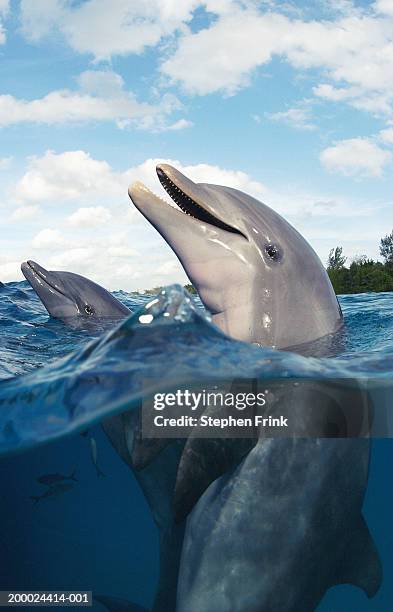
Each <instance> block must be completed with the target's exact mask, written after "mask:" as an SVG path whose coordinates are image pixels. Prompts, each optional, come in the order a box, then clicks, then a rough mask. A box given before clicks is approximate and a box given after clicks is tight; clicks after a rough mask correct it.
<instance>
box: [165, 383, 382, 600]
mask: <svg viewBox="0 0 393 612" xmlns="http://www.w3.org/2000/svg"><path fill="white" fill-rule="evenodd" d="M348 384H349V387H348V388H347V389H345V387H344V390H343V388H342V387H341V386H340V385H336V384H334V383H333V382H331V381H325V382H318V381H312V382H309V381H307V382H300V383H299V382H297V383H296V386H294V385H293V383H291V381H289V382H288V384H283V386H282V389H281V390H279V391H278V392H277V393H276V396H275V399H274V402H273V404H272V405H270V407H269V414H271V413H272V411H273V413H274V411H275V412H276V414H283V413H284V414H286V415H288V416H289V417H290V418H293V419H294V420H295V422H296V425H297V426H298V427H304V432H305V436H304V438H303V437H300V438H283V439H280V438H264V437H263V435H262V436H260V438H259V440H258V443H257V444H256V446H255V447H254V448H252V449H251V451H250V452H249V453H248V455H247V456H246V457H245V458H244V459H243V461H242V462H241V463H240V464H239V465H238V466H237V467H235V468H234V469H232V470H230V471H228V472H227V473H226V474H224V475H223V476H221V477H220V478H218V479H217V480H216V481H215V482H213V483H212V484H211V485H210V487H209V488H208V489H207V490H206V491H205V492H204V493H203V495H202V496H201V497H200V499H199V500H198V501H197V503H196V505H195V507H194V509H193V510H192V512H191V514H190V515H189V517H188V520H187V524H186V530H185V535H184V543H183V548H182V556H181V564H180V570H179V579H178V597H177V606H176V611H177V612H188V611H189V610H193V611H194V612H202V611H203V612H218V611H223V612H224V611H226V610H231V611H233V612H271V611H273V610H274V611H275V610H277V611H280V612H300V611H301V612H313V610H315V609H316V608H317V606H318V604H319V603H320V601H321V600H322V598H323V596H324V595H325V593H326V591H327V590H328V589H329V588H330V587H332V586H334V585H338V584H345V583H349V584H353V585H355V586H358V587H360V588H362V589H363V590H364V591H365V593H366V594H367V595H368V597H372V596H373V595H375V593H376V592H377V591H378V589H379V586H380V584H381V580H382V567H381V563H380V559H379V556H378V553H377V550H376V547H375V544H374V542H373V540H372V537H371V535H370V532H369V530H368V528H367V525H366V523H365V520H364V518H363V516H362V512H361V509H362V505H363V501H364V495H365V491H366V488H367V481H368V467H369V455H370V444H369V440H368V439H367V437H365V438H360V437H359V438H356V437H352V438H346V439H343V438H342V437H341V438H340V437H334V438H330V439H326V438H321V437H318V433H316V437H309V439H305V438H306V437H307V435H308V436H309V435H310V432H311V431H313V429H314V427H313V425H316V426H317V432H318V429H319V427H320V424H321V421H320V419H321V416H322V417H323V415H324V413H325V416H326V417H327V422H326V424H327V425H329V424H330V422H329V421H330V416H331V415H332V413H333V411H335V412H337V411H338V412H339V413H341V414H342V415H343V417H344V418H343V419H341V418H340V419H339V421H338V422H343V423H345V421H346V419H345V415H346V417H347V418H348V413H352V416H350V417H349V421H348V424H349V426H350V425H351V421H353V418H355V421H357V420H359V421H362V419H363V418H364V419H365V420H366V421H368V422H369V423H370V406H369V398H368V395H367V393H365V392H362V391H361V390H360V388H359V387H357V386H356V382H355V381H352V382H351V381H350V383H348ZM268 386H269V384H268ZM315 407H317V410H315ZM310 408H311V410H310ZM325 411H326V412H325ZM310 415H311V418H312V421H310ZM344 429H345V428H344ZM365 431H367V428H366V430H365ZM341 435H342V434H341ZM349 435H351V434H349ZM352 435H356V431H355V432H353V434H352ZM359 435H361V434H360V432H359ZM344 436H345V434H344ZM203 459H204V461H205V462H206V457H204V458H203ZM210 460H211V462H212V463H214V461H215V459H214V456H211V457H210ZM193 461H194V463H198V462H199V461H200V460H199V459H198V457H197V456H196V455H195V453H194V456H193Z"/></svg>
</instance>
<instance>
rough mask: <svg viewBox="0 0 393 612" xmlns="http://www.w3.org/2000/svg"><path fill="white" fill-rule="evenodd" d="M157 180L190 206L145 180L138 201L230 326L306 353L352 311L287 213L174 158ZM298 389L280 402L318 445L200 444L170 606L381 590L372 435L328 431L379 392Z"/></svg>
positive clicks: (179, 502)
mask: <svg viewBox="0 0 393 612" xmlns="http://www.w3.org/2000/svg"><path fill="white" fill-rule="evenodd" d="M157 174H158V177H159V179H160V182H161V184H162V185H163V187H164V188H165V190H166V191H167V192H168V194H169V195H170V197H171V198H172V200H173V201H174V202H175V204H177V209H176V208H175V207H173V206H171V205H169V204H168V203H167V202H165V201H164V200H163V199H161V198H159V197H157V196H155V195H154V194H153V193H151V192H150V191H149V190H148V189H147V188H146V187H145V186H144V185H143V184H141V183H134V184H133V185H132V186H131V187H130V189H129V195H130V197H131V200H132V201H133V203H134V204H135V206H136V207H137V208H138V209H139V211H140V212H141V213H142V214H143V215H144V216H145V217H146V218H147V219H148V221H149V222H150V223H151V224H152V225H153V226H154V227H155V228H156V229H157V230H158V231H159V233H160V234H161V235H162V236H163V237H164V239H165V240H166V241H167V242H168V244H169V245H170V246H171V248H172V249H173V250H174V252H175V254H176V255H177V257H178V258H179V260H180V262H181V264H182V265H183V268H184V269H185V271H186V273H187V275H188V276H189V278H190V280H191V281H192V283H193V284H194V285H195V287H196V289H197V290H198V293H199V295H200V297H201V299H202V301H203V303H204V304H205V306H206V307H207V309H208V310H210V312H211V313H212V315H213V321H214V322H215V323H216V325H217V326H218V327H220V328H221V329H222V330H223V331H224V332H225V333H227V334H228V335H230V336H232V337H234V338H237V339H240V340H243V341H247V342H254V343H258V344H261V345H264V346H269V347H275V348H279V349H286V348H292V349H294V348H297V347H301V346H304V345H307V344H310V343H313V342H315V341H316V340H318V339H320V338H324V337H327V336H329V335H333V334H335V332H336V331H338V330H339V329H340V327H341V326H342V312H341V308H340V306H339V304H338V302H337V298H336V296H335V294H334V291H333V288H332V286H331V283H330V280H329V278H328V276H327V273H326V271H325V269H324V268H323V266H322V263H321V262H320V260H319V258H318V257H317V255H316V254H315V252H314V251H313V250H312V248H311V247H310V246H309V245H308V243H307V242H306V241H305V240H304V239H303V238H302V236H300V234H299V233H298V232H297V231H296V230H295V229H294V228H293V227H292V226H290V225H289V224H288V223H287V222H286V221H285V220H284V219H283V218H282V217H280V216H279V215H278V214H277V213H275V212H274V211H273V210H271V209H270V208H268V207H267V206H265V205H264V204H262V203H261V202H258V201H257V200H255V199H254V198H252V197H250V196H248V195H246V194H244V193H242V192H240V191H237V190H235V189H231V188H228V187H221V186H216V185H207V184H196V183H193V182H192V181H190V180H189V179H188V178H186V177H185V176H184V175H183V174H181V173H180V172H179V171H177V170H176V169H175V168H172V167H171V166H168V165H164V164H161V165H159V166H157ZM296 384H297V385H298V386H297V387H295V388H294V389H291V390H290V392H289V393H288V391H287V389H285V390H284V391H282V393H281V394H280V393H278V396H277V398H276V406H275V407H276V409H277V410H278V411H279V413H280V414H281V413H282V412H281V411H284V413H285V411H287V412H288V415H291V414H295V415H296V423H297V425H298V426H300V427H301V428H302V427H303V428H304V431H305V434H307V435H305V437H306V438H307V437H309V439H303V438H292V437H288V438H284V439H279V438H278V439H277V438H264V437H263V435H261V436H260V438H259V439H258V440H256V441H249V444H248V443H247V441H246V440H243V441H241V440H237V441H236V440H232V441H228V442H229V446H228V444H227V445H225V441H222V442H223V443H224V444H217V441H214V440H212V441H209V440H205V441H202V442H201V441H200V440H198V439H194V438H193V437H192V436H191V437H190V438H189V440H187V442H186V446H185V447H184V449H183V451H182V453H181V455H180V460H179V461H178V468H177V475H176V484H175V491H174V493H173V496H172V497H173V501H172V503H173V511H174V513H175V518H176V517H177V518H178V519H179V521H180V523H179V524H184V523H185V532H184V540H183V545H182V552H181V560H180V569H179V576H178V582H177V602H176V606H175V607H173V608H168V610H175V609H176V612H190V611H191V610H192V612H227V611H228V610H231V612H273V611H280V612H300V611H301V612H312V611H313V610H315V608H316V607H317V606H318V603H319V602H320V601H321V599H322V598H323V596H324V594H325V592H326V591H327V589H329V588H330V587H331V586H334V585H336V584H342V583H351V584H354V585H357V586H359V587H361V588H362V589H363V590H364V591H365V592H366V593H367V595H368V596H369V597H371V596H373V595H374V594H375V593H376V591H377V590H378V588H379V585H380V582H381V576H382V569H381V564H380V560H379V557H378V553H377V551H376V548H375V545H374V543H373V541H372V538H371V536H370V533H369V531H368V529H367V526H366V524H365V522H364V519H363V517H362V514H361V508H362V504H363V499H364V494H365V491H366V488H367V479H368V464H369V454H370V445H369V441H368V439H362V438H356V433H354V434H353V433H352V434H351V433H348V432H347V433H346V434H345V433H344V434H337V436H336V437H335V434H334V433H331V434H329V433H328V434H327V433H326V431H328V430H329V427H330V425H331V423H330V421H329V417H328V415H329V414H330V412H331V410H332V409H333V411H337V410H338V412H339V413H343V414H345V413H348V414H349V413H350V414H352V415H353V414H355V415H356V414H357V413H358V411H359V413H360V414H363V413H364V414H366V415H369V413H370V412H371V409H370V408H369V406H368V398H367V394H366V395H365V394H364V393H363V392H362V390H361V389H360V388H359V387H358V386H357V384H356V382H354V381H353V389H352V391H351V393H350V395H349V396H348V395H345V396H344V395H342V394H341V392H340V391H338V390H337V389H336V388H335V386H334V384H332V383H329V381H327V382H325V383H323V384H322V383H319V382H318V381H315V382H314V383H312V384H311V387H310V386H309V387H305V386H304V385H303V384H299V383H296ZM322 398H323V399H322ZM314 406H317V407H318V408H321V409H322V406H324V408H323V410H324V409H326V415H327V417H326V418H327V422H326V428H322V429H321V430H319V429H318V428H319V427H320V419H321V410H319V409H318V410H317V411H316V412H315V416H316V421H315V423H314V425H317V427H316V429H314V428H313V427H312V426H311V429H310V422H309V414H310V408H313V407H314ZM270 408H272V407H271V406H270ZM323 410H322V413H323ZM322 416H323V414H322ZM311 425H312V424H311ZM344 430H345V428H344ZM310 431H312V432H314V433H313V434H312V435H311V437H310ZM329 435H331V436H332V438H331V439H326V437H328V438H329ZM345 435H348V436H349V437H348V439H342V437H340V436H344V437H345ZM359 435H360V434H359ZM319 436H320V437H319ZM350 436H354V437H350ZM226 446H228V448H226ZM159 457H160V454H158V455H157V457H156V461H157V458H159ZM153 463H154V462H153ZM204 470H205V471H206V472H207V474H206V475H205V476H204V474H203V471H204ZM212 481H214V482H212ZM190 512H191V514H189V513H190ZM187 514H188V518H187ZM186 518H187V521H185V519H186Z"/></svg>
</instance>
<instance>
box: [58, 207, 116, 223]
mask: <svg viewBox="0 0 393 612" xmlns="http://www.w3.org/2000/svg"><path fill="white" fill-rule="evenodd" d="M111 217H112V215H111V213H110V211H109V210H108V209H107V208H105V207H104V206H87V207H82V208H78V210H76V211H75V212H74V213H72V215H71V216H70V217H68V219H67V220H68V223H69V224H70V225H72V226H74V227H97V226H98V225H104V224H105V223H107V222H108V221H110V220H111Z"/></svg>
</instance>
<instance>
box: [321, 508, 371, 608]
mask: <svg viewBox="0 0 393 612" xmlns="http://www.w3.org/2000/svg"><path fill="white" fill-rule="evenodd" d="M381 582H382V564H381V560H380V558H379V554H378V551H377V549H376V546H375V543H374V541H373V538H372V536H371V534H370V532H369V530H368V527H367V525H366V522H365V520H364V518H363V516H360V517H359V521H358V522H357V525H356V526H355V528H354V531H353V535H352V538H351V542H350V546H348V549H347V556H344V557H343V561H342V565H341V566H340V567H338V569H337V576H336V579H335V581H334V584H348V583H349V584H353V585H355V586H357V587H359V588H361V589H363V591H364V592H365V593H366V595H367V596H368V597H370V598H371V597H373V596H374V595H375V594H376V593H377V591H378V589H379V587H380V586H381ZM332 586H333V585H332Z"/></svg>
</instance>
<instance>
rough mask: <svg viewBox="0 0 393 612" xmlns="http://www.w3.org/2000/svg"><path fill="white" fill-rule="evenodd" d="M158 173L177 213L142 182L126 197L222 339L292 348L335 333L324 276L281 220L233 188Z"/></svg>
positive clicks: (337, 315)
mask: <svg viewBox="0 0 393 612" xmlns="http://www.w3.org/2000/svg"><path fill="white" fill-rule="evenodd" d="M157 174H158V178H159V180H160V182H161V184H162V186H163V187H164V189H165V190H166V192H167V193H168V194H169V196H170V197H171V199H172V200H173V201H174V203H175V204H176V205H177V208H175V207H174V206H171V205H170V204H168V203H167V202H166V201H165V200H163V199H161V198H159V197H158V196H156V195H154V194H153V193H152V192H151V191H150V190H149V189H148V188H147V187H145V186H144V185H143V184H142V183H140V182H136V183H134V184H132V185H131V187H130V188H129V195H130V198H131V200H132V202H133V203H134V205H135V206H136V208H137V209H138V210H139V211H140V212H141V213H142V214H143V215H144V216H145V217H146V218H147V219H148V221H149V222H150V223H151V224H152V225H153V226H154V227H155V228H156V229H157V230H158V232H159V233H160V234H161V235H162V236H163V237H164V239H165V240H166V242H167V243H168V244H169V245H170V247H171V248H172V249H173V251H174V252H175V254H176V255H177V257H178V258H179V260H180V262H181V264H182V266H183V268H184V270H185V272H186V274H187V275H188V277H189V278H190V280H191V282H192V283H193V284H194V286H195V287H196V289H197V291H198V293H199V295H200V297H201V300H202V302H203V303H204V304H205V306H206V308H207V309H208V310H209V311H210V312H211V313H212V316H213V321H214V323H215V324H216V325H218V327H220V328H221V329H222V330H223V331H224V332H225V333H227V334H228V335H229V336H232V337H233V338H236V339H239V340H243V341H246V342H255V343H258V344H262V345H263V346H270V347H275V348H289V347H295V346H298V345H302V344H305V343H309V342H312V341H314V340H316V339H318V338H321V337H323V336H326V335H328V334H332V333H334V332H335V331H337V330H338V329H339V328H340V326H341V324H342V313H341V309H340V306H339V304H338V302H337V298H336V296H335V293H334V290H333V287H332V285H331V282H330V280H329V277H328V275H327V273H326V270H325V269H324V267H323V265H322V263H321V261H320V259H319V258H318V256H317V255H316V253H315V252H314V251H313V249H312V248H311V246H310V245H309V244H308V243H307V242H306V241H305V240H304V238H303V237H302V236H301V235H300V234H299V233H298V232H297V231H296V230H295V229H294V228H293V227H292V226H291V225H290V224H289V223H288V222H287V221H285V219H283V218H282V217H281V216H280V215H278V214H277V213H276V212H274V211H273V210H272V209H271V208H269V207H268V206H266V205H265V204H262V203H261V202H259V201H258V200H256V199H254V198H252V197H251V196H249V195H247V194H245V193H242V192H241V191H238V190H237V189H232V188H230V187H222V186H218V185H209V184H205V183H194V182H193V181H191V180H190V179H188V178H187V177H185V176H184V175H183V174H182V173H181V172H179V171H178V170H176V169H175V168H173V167H172V166H169V165H167V164H160V165H158V166H157Z"/></svg>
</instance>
